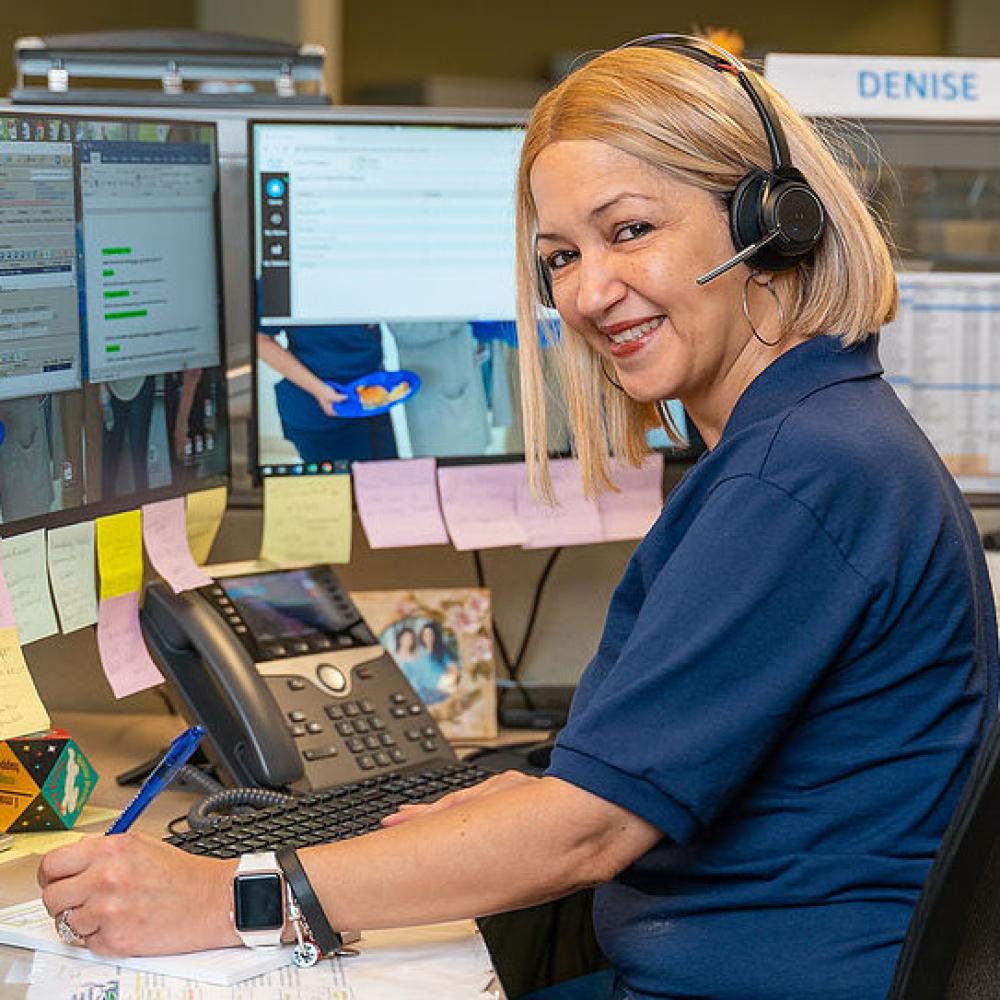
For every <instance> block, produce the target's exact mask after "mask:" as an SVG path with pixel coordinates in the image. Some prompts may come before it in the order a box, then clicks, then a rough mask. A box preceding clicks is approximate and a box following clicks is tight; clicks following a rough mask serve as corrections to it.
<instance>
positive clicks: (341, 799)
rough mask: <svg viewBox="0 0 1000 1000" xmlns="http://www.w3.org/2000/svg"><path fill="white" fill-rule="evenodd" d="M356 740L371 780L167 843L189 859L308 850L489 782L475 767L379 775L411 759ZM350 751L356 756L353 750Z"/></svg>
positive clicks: (309, 754) (323, 754) (310, 755)
mask: <svg viewBox="0 0 1000 1000" xmlns="http://www.w3.org/2000/svg"><path fill="white" fill-rule="evenodd" d="M383 735H388V734H383ZM418 735H419V734H418ZM370 738H371V739H374V737H370ZM351 739H352V740H354V739H356V740H358V741H359V743H360V747H361V748H364V749H360V748H359V751H358V752H357V753H356V754H355V756H354V760H355V761H356V763H357V764H358V767H359V769H360V770H361V771H365V772H368V773H369V774H370V775H371V776H370V777H365V778H359V780H357V781H355V782H353V783H351V784H347V785H338V786H337V787H334V788H328V789H323V790H320V791H318V792H311V793H308V794H305V795H300V796H297V797H296V798H294V799H293V800H292V801H289V802H283V803H279V804H277V805H273V806H267V807H266V808H264V809H260V810H257V811H256V812H254V813H251V814H247V815H238V816H232V817H222V818H220V819H219V821H218V822H217V823H216V824H215V825H214V826H212V827H211V828H209V829H207V830H190V831H186V832H184V833H179V834H175V835H172V836H170V837H168V838H167V841H168V843H171V844H174V845H175V846H177V847H180V848H181V849H182V850H184V851H187V852H188V853H190V854H199V855H205V856H208V857H214V858H235V857H238V856H239V855H240V854H243V853H247V852H250V851H262V850H273V849H275V848H276V847H279V846H281V845H283V844H289V845H290V846H292V847H306V846H308V845H311V844H321V843H329V842H331V841H334V840H342V839H345V838H347V837H356V836H358V835H359V834H362V833H367V832H369V831H371V830H376V829H378V828H379V826H380V820H381V819H382V818H383V817H384V816H387V815H389V813H392V812H395V810H396V809H397V808H398V807H399V806H400V805H401V804H402V803H404V802H425V801H432V800H434V799H436V798H439V797H440V796H441V795H442V794H444V793H446V792H449V791H453V790H454V789H456V788H467V787H469V786H470V785H474V784H477V783H478V782H480V781H482V780H483V779H484V778H487V777H489V775H488V774H486V773H485V772H483V771H480V770H479V769H478V768H477V767H476V766H475V765H474V764H461V763H457V764H446V765H444V766H441V767H430V768H428V769H426V770H423V771H417V772H413V773H409V774H398V773H396V774H393V773H390V774H382V773H378V771H379V768H384V767H392V766H398V765H401V764H405V763H406V761H407V756H406V753H404V751H403V750H402V749H401V748H400V747H398V746H387V745H385V744H381V745H380V748H379V749H377V750H372V749H370V748H368V747H366V746H365V744H366V743H367V739H365V738H364V737H360V736H358V737H351ZM423 739H427V737H423ZM380 743H381V741H380ZM412 745H413V744H412V743H411V744H410V746H412ZM438 745H439V744H435V746H438ZM382 746H385V747H386V748H385V749H382ZM349 749H351V752H352V753H355V751H354V750H353V747H350V748H349ZM337 753H338V749H337V747H335V746H333V745H332V744H331V745H329V746H327V747H311V748H310V749H308V750H306V751H305V752H304V753H303V757H305V759H306V760H323V759H326V758H328V757H335V756H336V755H337Z"/></svg>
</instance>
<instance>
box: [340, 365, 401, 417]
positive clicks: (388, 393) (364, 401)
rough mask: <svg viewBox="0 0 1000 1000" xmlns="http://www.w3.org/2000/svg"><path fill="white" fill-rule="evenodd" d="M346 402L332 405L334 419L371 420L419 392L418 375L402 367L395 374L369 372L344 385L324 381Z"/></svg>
mask: <svg viewBox="0 0 1000 1000" xmlns="http://www.w3.org/2000/svg"><path fill="white" fill-rule="evenodd" d="M327 385H329V386H330V387H331V388H333V389H336V390H337V392H342V393H343V394H344V395H345V396H346V397H347V399H345V400H344V401H343V402H341V403H334V404H333V410H334V413H336V415H337V416H338V417H374V416H377V415H378V414H379V413H385V412H386V410H388V409H390V408H391V407H393V406H397V405H398V404H399V403H405V402H406V401H407V400H408V399H410V398H411V397H412V396H413V395H414V394H415V393H416V392H417V391H418V390H419V389H420V376H419V375H418V374H417V373H416V372H411V371H407V370H406V369H405V368H403V369H401V370H400V371H395V372H383V371H379V372H372V373H371V374H369V375H362V376H361V378H356V379H354V381H353V382H348V383H347V384H346V385H344V384H342V383H340V382H327Z"/></svg>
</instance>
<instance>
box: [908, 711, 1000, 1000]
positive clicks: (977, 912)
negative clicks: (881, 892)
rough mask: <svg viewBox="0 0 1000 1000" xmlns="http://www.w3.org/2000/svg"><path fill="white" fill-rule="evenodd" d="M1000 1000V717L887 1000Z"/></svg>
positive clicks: (973, 775)
mask: <svg viewBox="0 0 1000 1000" xmlns="http://www.w3.org/2000/svg"><path fill="white" fill-rule="evenodd" d="M997 997H1000V718H998V719H997V720H995V721H994V723H993V726H992V728H991V729H990V733H989V736H988V738H987V740H986V742H985V744H984V745H983V746H982V748H981V749H980V751H979V754H978V755H977V757H976V761H975V763H974V764H973V767H972V772H971V773H970V775H969V779H968V782H967V784H966V787H965V789H964V790H963V792H962V796H961V798H960V800H959V803H958V807H957V808H956V810H955V814H954V816H953V817H952V819H951V822H950V823H949V825H948V829H947V830H946V831H945V835H944V838H943V839H942V841H941V847H940V849H939V850H938V853H937V857H936V858H935V859H934V864H933V865H932V867H931V870H930V874H929V875H928V877H927V882H926V884H925V885H924V890H923V893H922V894H921V896H920V900H919V901H918V903H917V906H916V909H915V910H914V911H913V916H912V918H911V919H910V926H909V928H908V930H907V932H906V939H905V940H904V942H903V948H902V951H901V952H900V954H899V959H898V961H897V963H896V971H895V975H894V976H893V980H892V986H891V987H890V989H889V997H888V1000H996V998H997Z"/></svg>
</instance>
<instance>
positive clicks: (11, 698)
mask: <svg viewBox="0 0 1000 1000" xmlns="http://www.w3.org/2000/svg"><path fill="white" fill-rule="evenodd" d="M48 728H49V714H48V712H46V711H45V706H44V705H43V704H42V699H41V698H39V697H38V692H37V691H36V690H35V683H34V681H32V679H31V674H30V673H28V665H27V664H26V663H25V662H24V654H23V653H22V652H21V643H20V641H19V640H18V637H17V628H16V627H13V626H10V627H8V628H0V740H5V739H7V737H8V736H24V735H26V734H27V733H37V732H38V731H39V730H40V729H48Z"/></svg>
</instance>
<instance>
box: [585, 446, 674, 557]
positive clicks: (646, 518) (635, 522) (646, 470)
mask: <svg viewBox="0 0 1000 1000" xmlns="http://www.w3.org/2000/svg"><path fill="white" fill-rule="evenodd" d="M611 476H612V478H613V479H614V481H615V482H616V483H617V484H618V488H619V489H620V490H621V492H620V493H602V494H601V495H600V496H599V497H598V498H597V509H598V511H599V512H600V515H601V527H602V529H603V532H604V540H605V541H608V542H614V541H621V540H623V539H628V538H642V537H643V535H645V534H646V532H647V531H649V529H650V528H651V527H652V526H653V522H654V521H655V520H656V519H657V518H658V517H659V516H660V511H661V510H662V509H663V456H662V455H660V454H655V455H650V456H649V458H648V459H647V461H646V462H645V464H644V465H643V466H642V468H641V469H636V468H633V467H632V466H631V465H616V466H615V467H614V468H613V469H612V470H611Z"/></svg>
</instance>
